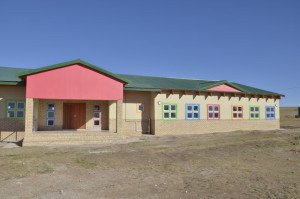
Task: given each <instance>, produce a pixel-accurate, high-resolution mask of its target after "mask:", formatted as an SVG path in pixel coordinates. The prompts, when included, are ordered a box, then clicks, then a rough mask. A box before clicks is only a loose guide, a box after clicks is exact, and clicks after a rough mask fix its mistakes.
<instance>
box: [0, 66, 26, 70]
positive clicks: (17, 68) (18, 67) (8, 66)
mask: <svg viewBox="0 0 300 199" xmlns="http://www.w3.org/2000/svg"><path fill="white" fill-rule="evenodd" d="M0 68H11V69H24V70H32V68H20V67H11V66H0Z"/></svg>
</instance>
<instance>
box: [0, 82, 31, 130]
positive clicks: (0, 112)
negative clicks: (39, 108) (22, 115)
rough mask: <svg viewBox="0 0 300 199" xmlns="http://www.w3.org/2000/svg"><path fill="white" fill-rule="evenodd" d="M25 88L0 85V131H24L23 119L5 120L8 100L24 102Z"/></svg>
mask: <svg viewBox="0 0 300 199" xmlns="http://www.w3.org/2000/svg"><path fill="white" fill-rule="evenodd" d="M25 93H26V89H25V86H4V85H0V131H1V132H3V133H4V132H8V133H9V132H20V131H24V130H25V119H11V118H6V114H7V113H6V106H7V101H8V100H25Z"/></svg>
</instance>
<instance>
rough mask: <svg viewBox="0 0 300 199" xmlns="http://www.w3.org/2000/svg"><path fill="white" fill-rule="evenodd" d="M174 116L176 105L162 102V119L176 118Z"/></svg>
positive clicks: (175, 114) (175, 115)
mask: <svg viewBox="0 0 300 199" xmlns="http://www.w3.org/2000/svg"><path fill="white" fill-rule="evenodd" d="M176 118H177V105H176V104H163V119H176Z"/></svg>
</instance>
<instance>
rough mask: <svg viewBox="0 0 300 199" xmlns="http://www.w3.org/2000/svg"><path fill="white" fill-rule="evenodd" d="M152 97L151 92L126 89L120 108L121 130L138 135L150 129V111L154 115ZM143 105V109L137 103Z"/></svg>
mask: <svg viewBox="0 0 300 199" xmlns="http://www.w3.org/2000/svg"><path fill="white" fill-rule="evenodd" d="M153 101H154V100H153V97H152V93H151V92H143V91H140V92H139V91H126V92H125V94H124V100H123V110H122V112H123V113H122V132H124V133H130V134H136V135H140V134H141V133H145V132H149V131H150V120H151V112H152V115H154V114H153V113H154V111H153V110H154V109H153V107H152V106H151V105H152V104H153ZM139 104H143V105H144V111H139V110H138V105H139Z"/></svg>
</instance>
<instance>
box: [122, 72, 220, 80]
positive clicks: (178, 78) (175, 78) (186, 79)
mask: <svg viewBox="0 0 300 199" xmlns="http://www.w3.org/2000/svg"><path fill="white" fill-rule="evenodd" d="M117 75H130V76H141V77H159V78H165V79H182V80H194V81H207V82H219V81H225V80H206V79H192V78H182V77H162V76H153V75H135V74H120V73H118V74H117Z"/></svg>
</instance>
